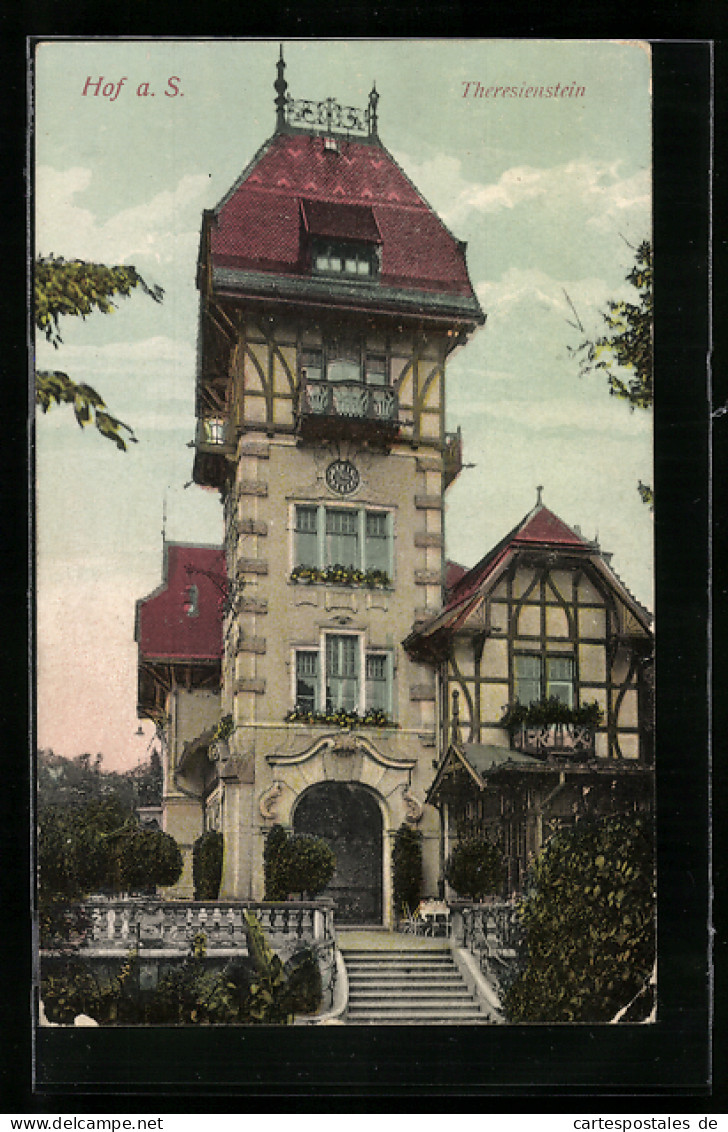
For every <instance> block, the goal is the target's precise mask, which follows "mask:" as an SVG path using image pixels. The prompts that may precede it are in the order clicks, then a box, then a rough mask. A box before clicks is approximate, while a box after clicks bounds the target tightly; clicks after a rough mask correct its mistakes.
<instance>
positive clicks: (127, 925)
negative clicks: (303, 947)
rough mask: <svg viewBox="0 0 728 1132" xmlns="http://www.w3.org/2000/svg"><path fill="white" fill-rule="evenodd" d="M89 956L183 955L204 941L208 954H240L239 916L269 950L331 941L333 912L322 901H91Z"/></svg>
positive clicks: (241, 925) (242, 946)
mask: <svg viewBox="0 0 728 1132" xmlns="http://www.w3.org/2000/svg"><path fill="white" fill-rule="evenodd" d="M85 910H86V912H87V914H88V917H89V923H90V927H89V933H88V936H87V938H86V940H85V941H84V948H85V949H88V950H90V951H94V950H95V951H99V950H119V951H125V950H128V949H129V948H131V947H143V948H164V949H165V950H171V951H179V952H180V953H186V952H188V951H189V949H190V947H191V945H192V941H193V940H194V938H195V936H198V935H204V936H205V941H206V947H207V950H208V952H214V951H215V950H217V949H222V948H225V949H236V948H240V949H241V950H245V947H246V934H245V920H244V916H243V913H244V912H245V911H246V910H248V911H250V912H252V913H253V914H254V915H255V916H256V917H257V919H258V920H259V922H260V924H261V926H262V927H263V930H264V931H265V932H266V934H267V935H268V937H269V939H270V940H271V942H272V943H273V944H275V943H276V942H281V943H285V942H289V941H292V940H294V939H295V940H305V941H306V942H310V943H314V944H319V943H325V942H328V941H333V938H334V933H333V906H332V905H331V904H330V902H328V901H289V902H287V903H285V904H270V903H256V902H243V901H218V902H214V903H213V902H210V903H207V902H199V901H193V902H189V901H181V900H180V901H174V900H169V901H167V900H158V899H143V898H134V897H130V898H125V899H122V898H114V897H111V898H106V897H94V898H92V899H90V900H89V901H88V902H87V903H86V904H85Z"/></svg>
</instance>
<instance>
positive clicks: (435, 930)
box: [418, 900, 452, 939]
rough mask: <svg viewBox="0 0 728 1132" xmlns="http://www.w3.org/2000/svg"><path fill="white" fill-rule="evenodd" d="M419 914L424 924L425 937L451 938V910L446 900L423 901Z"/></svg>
mask: <svg viewBox="0 0 728 1132" xmlns="http://www.w3.org/2000/svg"><path fill="white" fill-rule="evenodd" d="M418 912H419V914H420V916H421V917H422V921H423V924H424V931H423V933H422V934H423V935H429V936H441V937H444V938H445V939H449V938H450V935H451V934H452V925H451V923H450V909H449V908H448V906H447V904H446V903H445V901H444V900H423V901H422V903H421V904H420V906H419V908H418Z"/></svg>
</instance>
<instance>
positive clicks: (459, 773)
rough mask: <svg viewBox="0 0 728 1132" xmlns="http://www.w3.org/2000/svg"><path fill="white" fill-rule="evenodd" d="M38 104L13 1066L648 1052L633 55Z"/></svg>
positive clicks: (542, 46) (513, 58)
mask: <svg viewBox="0 0 728 1132" xmlns="http://www.w3.org/2000/svg"><path fill="white" fill-rule="evenodd" d="M32 77H33V91H34V94H33V97H34V130H33V165H34V235H33V238H34V247H33V266H34V280H35V302H36V306H35V311H34V317H35V330H36V356H35V375H34V380H35V395H36V407H37V420H36V425H35V490H36V499H35V504H36V529H37V543H36V609H37V672H36V687H37V723H36V732H37V733H36V746H37V750H38V754H37V772H36V777H37V784H38V798H37V807H38V823H39V833H38V850H37V865H38V869H39V887H38V900H37V912H38V917H39V925H40V954H39V968H38V969H39V976H38V987H37V991H38V1003H39V1006H38V1010H39V1013H38V1019H37V1021H38V1026H39V1035H40V1037H41V1046H42V1041H43V1040H45V1037H46V1036H47V1032H48V1031H50V1030H53V1029H55V1030H58V1031H60V1030H62V1029H63V1028H66V1029H67V1030H69V1031H70V1032H72V1031H73V1030H74V1029H75V1030H78V1028H81V1027H86V1029H87V1030H88V1031H90V1030H94V1034H93V1035H92V1037H93V1039H94V1040H96V1038H97V1037H98V1038H99V1040H104V1037H108V1034H105V1033H103V1032H106V1031H109V1032H112V1033H113V1032H118V1031H120V1030H121V1029H127V1028H128V1027H136V1028H138V1029H139V1032H141V1031H142V1030H151V1029H152V1028H159V1027H165V1028H167V1029H166V1030H165V1031H164V1032H165V1033H168V1032H169V1028H170V1027H171V1028H174V1030H175V1032H178V1031H179V1032H182V1031H184V1032H186V1033H187V1032H193V1031H194V1033H195V1035H196V1036H195V1041H197V1040H199V1035H200V1034H204V1035H207V1036H209V1037H210V1040H215V1041H217V1040H220V1035H221V1034H223V1033H229V1034H231V1035H233V1034H236V1035H239V1034H240V1033H247V1032H248V1031H247V1029H245V1028H247V1027H251V1026H255V1025H261V1024H262V1025H263V1026H275V1027H277V1028H279V1030H280V1033H281V1034H284V1033H285V1034H289V1032H290V1033H293V1034H295V1035H296V1036H297V1037H298V1038H300V1036H301V1032H302V1028H305V1033H306V1034H308V1035H313V1034H314V1031H315V1032H316V1034H318V1035H323V1033H324V1031H323V1030H321V1029H319V1028H321V1027H334V1026H335V1027H337V1028H338V1029H337V1030H336V1031H335V1033H336V1035H337V1038H338V1039H339V1040H348V1038H350V1037H351V1035H352V1033H355V1034H358V1035H361V1033H362V1032H366V1033H372V1034H376V1035H378V1038H377V1040H380V1039H381V1040H383V1041H386V1040H387V1034H389V1033H393V1032H394V1031H392V1030H391V1028H392V1027H401V1026H407V1027H411V1028H412V1029H410V1030H408V1032H409V1033H412V1034H417V1032H418V1031H423V1030H425V1029H426V1030H427V1032H428V1033H429V1034H431V1033H432V1032H433V1031H432V1027H438V1028H440V1027H452V1028H453V1030H452V1032H453V1034H454V1033H462V1032H463V1031H464V1030H465V1031H466V1032H467V1033H468V1034H470V1038H469V1041H471V1042H474V1043H478V1042H487V1040H488V1035H490V1037H491V1038H492V1036H493V1032H492V1030H490V1031H489V1030H488V1028H489V1027H494V1026H497V1027H499V1028H500V1029H499V1031H498V1033H499V1035H500V1036H503V1035H505V1034H507V1033H508V1032H509V1031H513V1027H523V1026H524V1024H531V1025H533V1026H536V1025H538V1024H542V1025H543V1024H548V1025H550V1026H551V1025H566V1026H574V1027H576V1028H577V1030H578V1028H579V1026H582V1025H584V1024H587V1025H595V1024H615V1025H616V1026H617V1027H619V1026H622V1027H624V1030H625V1032H627V1031H629V1032H634V1026H633V1025H632V1028H631V1029H630V1024H636V1023H639V1024H641V1025H642V1026H643V1029H642V1030H641V1031H640V1032H643V1033H646V1032H648V1031H649V1029H650V1027H654V1026H655V1025H656V1024H657V1023H658V1020H659V1017H660V1008H659V981H658V977H657V970H658V968H657V962H656V871H655V831H654V822H655V736H654V687H655V680H654V640H655V625H654V608H655V605H654V588H653V587H654V549H653V540H654V512H653V506H654V475H653V352H652V330H653V274H652V269H653V233H652V203H653V199H652V198H653V183H652V49H651V47H650V45H649V44H647V43H645V42H636V41H626V40H625V41H607V40H594V41H592V40H588V39H584V40H455V39H451V40H427V39H421V40H396V39H393V40H386V39H381V40H370V41H367V40H351V41H344V40H328V41H327V40H310V39H309V40H302V39H299V40H296V39H291V40H284V41H282V42H280V41H273V40H244V39H240V40H215V39H205V40H202V39H201V40H191V39H189V40H185V39H182V40H176V39H129V40H105V39H86V40H80V39H79V40H71V39H64V40H60V39H59V40H53V39H48V40H42V39H41V40H38V41H37V42H35V43H34V44H33V57H32ZM241 1027H242V1028H243V1029H242V1030H241ZM474 1027H477V1029H474ZM97 1031H98V1033H97ZM437 1032H443V1031H442V1030H438V1031H437ZM519 1032H520V1031H519ZM160 1033H161V1031H160ZM331 1033H334V1032H333V1031H332V1032H331ZM236 1040H237V1039H236ZM415 1040H418V1039H417V1038H415ZM40 1056H41V1067H40V1070H39V1072H40V1076H41V1079H42V1077H43V1072H45V1071H47V1066H46V1070H44V1068H43V1065H42V1056H43V1055H42V1053H41V1055H40Z"/></svg>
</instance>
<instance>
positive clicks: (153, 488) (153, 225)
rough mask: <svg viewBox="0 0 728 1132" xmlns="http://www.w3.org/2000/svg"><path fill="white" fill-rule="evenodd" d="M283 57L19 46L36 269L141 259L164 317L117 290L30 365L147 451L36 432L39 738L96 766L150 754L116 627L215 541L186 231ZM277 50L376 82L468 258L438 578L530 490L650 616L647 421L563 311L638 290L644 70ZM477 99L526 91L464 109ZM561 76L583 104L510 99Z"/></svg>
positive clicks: (194, 48)
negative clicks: (26, 60)
mask: <svg viewBox="0 0 728 1132" xmlns="http://www.w3.org/2000/svg"><path fill="white" fill-rule="evenodd" d="M278 53H279V44H278V42H277V41H276V42H273V41H267V40H256V41H246V40H176V41H172V40H158V39H154V40H144V39H135V40H129V41H124V40H114V41H105V40H102V39H95V40H86V41H83V40H81V41H70V40H56V41H54V40H49V41H47V42H44V43H41V44H39V45H38V47H37V49H36V58H35V88H34V135H33V144H34V162H35V183H34V197H33V201H34V217H33V219H34V239H35V250H36V252H37V254H41V255H48V254H54V255H57V256H59V255H60V256H64V257H66V258H82V259H87V260H95V261H100V262H103V263H107V264H111V263H119V264H133V265H134V266H135V267H136V268H137V270H138V271H140V272H141V274H142V275H143V276H144V278H145V279H146V280H147V281H148V282H150V283H156V284H159V285H161V286H162V287H163V288H164V291H165V297H164V302H163V303H162V304H161V305H157V304H156V303H153V302H152V301H151V300H150V299H149V298H147V297H145V296H143V295H141V294H134V295H132V297H130V298H128V299H122V300H120V301H119V304H118V309H117V310H116V311H115V312H114V313H113V314H111V315H101V314H94V315H92V316H90V317H89V318H88V319H86V320H80V319H75V318H71V319H65V320H64V321H63V322H62V324H61V333H62V337H63V343H62V345H61V346H60V347H59V348H58V349H57V350H54V349H53V348H52V347H51V346H50V345H49V344H48V343H46V342H45V341H44V340H40V341H39V342H38V343H37V350H36V364H37V365H38V366H39V368H56V369H61V370H63V371H64V372H67V373H68V374H69V375H70V376H71V377H72V378H73V379H74V380H77V381H85V382H87V383H88V384H90V385H92V386H94V387H95V388H97V389H98V390H99V392H100V393H101V394H102V396H104V397H105V399H106V401H107V404H108V405H109V408H110V411H111V412H112V413H113V414H114V415H115V416H117V417H119V418H120V419H121V420H123V421H125V422H127V423H128V424H130V425H131V426H133V428H134V431H135V434H136V436H137V438H138V444H136V445H130V447H129V450H128V451H127V452H126V453H122V452H119V451H117V449H116V448H115V446H114V445H113V444H111V443H110V442H109V441H107V440H104V439H102V437H101V436H100V435H99V434H98V433H97V432H96V431H95V430H93V429H88V428H87V429H85V430H81V429H79V427H78V425H77V424H76V422H75V420H74V418H73V415H72V412H71V410H70V408H68V407H63V408H55V409H52V410H51V411H50V412H49V413H48V414H44V415H40V416H39V418H38V420H37V423H36V431H35V473H36V500H35V506H36V530H37V538H36V555H37V565H36V592H35V598H36V611H37V641H36V672H37V691H36V696H37V736H36V739H37V743H38V745H39V746H40V747H51V748H53V750H54V751H56V752H57V753H58V754H61V755H64V756H66V757H73V756H75V755H78V754H81V753H83V752H86V751H88V752H90V753H92V754H96V753H97V752H100V753H101V754H103V756H104V764H103V765H104V766H105V767H106V768H107V769H117V768H122V767H124V766H132V765H135V764H136V763H137V762H138V761H139V760H140V759H142V758H144V757H145V755H146V753H147V751H148V748H149V744H150V741H151V740H152V737H153V729H152V727H151V724H149V723H148V722H145V723H143V724H142V734H137V731H138V729H139V726H140V724H139V720H138V719H137V717H136V659H137V651H136V645H135V643H134V611H135V602H136V600H137V599H138V598H140V597H143V596H146V595H147V594H148V593H150V592H151V591H152V590H153V589H154V588H155V587H156V586H158V585H159V583H160V581H161V571H162V532H163V530H164V531H165V532H166V537H167V539H169V540H176V541H189V542H203V543H219V542H220V541H221V539H222V509H221V506H220V502H219V497H218V495H217V493H216V492H211V491H207V490H205V489H203V488H200V487H198V486H196V485H193V484H191V483H190V481H191V478H192V458H193V452H192V450H191V448H190V446H189V445H190V442H191V441H192V440H193V437H194V430H195V417H194V393H195V359H196V337H197V313H198V299H197V292H196V289H195V264H196V257H197V249H198V241H199V232H200V223H201V215H202V210H203V209H205V208H214V207H215V205H216V204H217V203H218V201H220V199H221V198H222V197H223V196H224V194H225V193H226V192H227V190H228V189H229V188H230V187H231V185H232V184H233V183H234V181H235V180H236V178H237V177H238V176H239V175H240V173H241V172H242V170H243V169H244V168H245V167H246V165H247V164H248V162H249V161H250V160H251V158H252V157H253V156H254V154H255V153H256V152H257V150H258V149H259V147H260V146H261V145H262V144H263V143H264V142H265V141H266V140H267V139H268V138H269V137H270V135H271V134H272V133H273V130H274V127H275V108H274V103H273V100H274V98H275V91H274V89H273V82H274V80H275V76H276V62H277V59H278ZM284 56H285V61H286V79H287V81H288V84H289V93H290V94H291V95H292V96H293V97H294V98H311V99H316V100H318V99H322V98H326V97H329V96H333V97H335V98H336V99H337V100H338V101H339V102H341V103H343V104H345V105H353V106H359V107H364V106H366V103H367V96H368V93H369V91H370V89H371V87H372V82H373V81H376V87H377V90H378V92H379V95H380V101H379V134H380V138H381V140H382V142H383V144H384V145H385V146H386V147H387V149H388V150H389V151H390V152H391V153H392V154H393V156H394V157H395V159H396V160H397V161H398V162H399V164H400V165H401V166H402V167H403V169H404V170H405V172H406V173H407V174H408V175H409V177H410V178H411V179H412V180H413V181H414V183H415V185H416V186H417V188H418V189H419V190H420V191H421V193H422V194H423V195H424V197H425V198H426V199H427V201H428V202H429V203H430V204H431V205H432V207H433V208H434V209H435V210H436V212H437V213H438V214H439V215H440V217H441V218H442V219H443V221H444V222H445V223H446V224H447V226H448V227H449V228H450V230H451V231H452V232H453V234H454V235H455V236H457V237H458V238H459V239H462V240H465V241H467V257H468V266H469V270H470V275H471V279H472V282H473V286H474V288H475V290H476V292H477V295H478V297H479V299H480V302H481V305H482V307H483V310H484V311H485V312H486V314H487V322H486V325H485V326H484V327H481V328H480V329H479V330H478V331H477V332H476V333H475V334H474V335H473V337H472V339H471V340H470V342H469V344H468V345H467V346H466V347H465V349H463V350H461V351H460V352H459V353H458V354H456V355H455V357H454V358H453V360H452V361H451V363H450V365H449V369H448V385H447V412H448V420H447V427H448V428H449V429H455V428H457V426H458V425H460V426H461V427H462V431H463V438H464V445H465V456H464V458H465V461H466V462H467V463H468V464H472V465H473V466H472V467H469V468H467V469H465V470H464V471H463V472H462V474H461V475H460V477H459V479H458V480H457V481H456V483H455V484H454V485H453V486H452V487H451V488H450V489H449V491H448V495H447V510H446V537H447V554H448V557H450V558H452V559H454V560H456V561H458V562H461V563H463V564H464V565H467V566H470V565H473V564H474V563H475V562H476V561H477V560H478V559H479V558H481V557H482V556H483V554H485V553H486V551H487V550H488V549H490V547H491V546H492V545H493V544H494V543H496V542H497V541H498V540H499V539H500V538H502V537H503V535H504V534H506V533H507V532H508V531H509V530H510V529H511V528H512V527H513V526H514V525H515V524H516V523H518V522H519V521H520V520H521V519H522V518H523V517H524V515H526V513H527V512H528V511H529V510H530V509H531V508H532V506H533V505H534V504H535V502H536V487H537V485H542V486H543V502H544V503H545V504H546V506H547V507H549V508H550V509H551V510H552V511H554V512H556V513H557V514H558V515H560V517H561V518H562V519H564V520H565V521H566V522H567V523H569V524H570V525H572V526H575V525H576V526H579V527H580V528H581V530H582V532H583V533H584V535H585V536H587V537H589V538H593V537H598V539H599V542H600V544H601V546H602V548H603V549H604V550H605V551H609V552H611V553H612V554H613V558H612V565H613V567H614V569H615V570H616V571H617V573H618V574H619V576H620V577H621V578H622V580H623V581H624V582H625V583H626V585H627V586H628V587H629V589H630V590H631V591H632V593H633V594H634V595H635V596H636V597H637V598H638V600H639V601H641V602H642V603H643V604H645V605H647V606H648V607H649V608H650V609H651V608H652V584H653V581H652V568H653V521H652V515H651V512H650V511H649V509H648V508H647V507H645V506H644V504H643V503H642V502H641V500H640V497H639V495H638V492H637V483H638V482H639V481H640V480H642V481H644V482H647V483H651V482H652V478H651V477H652V418H651V413H649V412H643V411H639V410H637V411H630V409H629V407H628V406H627V405H626V404H625V403H624V402H621V401H618V400H617V399H616V398H613V397H610V396H609V395H608V392H607V387H606V381H605V379H604V378H598V377H596V376H590V377H581V378H580V377H579V373H578V366H577V365H576V363H575V361H574V359H573V358H572V357H571V356H570V354H569V350H568V347H569V346H570V345H571V346H575V345H578V343H579V341H580V340H581V336H580V335H579V333H578V332H577V331H576V330H575V329H574V328H573V326H572V325H570V322H573V318H574V316H573V313H572V311H571V309H570V305H569V300H570V301H571V303H573V305H574V307H575V309H576V311H577V313H578V316H579V319H580V321H581V323H582V324H583V326H584V328H585V330H586V331H587V332H588V333H590V334H596V333H599V331H600V328H601V325H602V324H601V319H600V311H602V310H603V309H604V307H605V304H606V302H607V300H608V299H610V298H621V297H624V298H629V297H630V296H632V297H633V296H634V291H633V289H632V288H631V287H630V286H629V284H627V283H626V282H625V276H626V274H627V272H628V271H629V269H630V267H631V265H632V263H633V259H634V249H635V248H636V247H637V245H638V244H639V243H640V242H641V241H642V240H645V239H649V238H650V235H651V149H650V145H651V142H650V135H651V124H650V59H649V52H648V49H647V48H646V47H645V46H644V45H643V44H639V43H633V42H629V43H627V42H608V41H596V42H589V41H578V40H568V41H557V40H544V41H539V40H532V39H530V40H473V39H469V40H466V41H460V40H416V41H411V40H375V41H367V40H356V41H350V42H349V41H343V40H336V41H322V40H316V41H312V40H291V41H287V42H285V43H284ZM122 79H123V82H121V83H120V80H122ZM99 80H101V81H99ZM477 83H480V88H481V89H483V90H484V91H487V90H488V89H489V88H493V89H495V88H496V87H501V88H502V87H508V88H510V89H511V90H513V89H515V90H517V91H518V92H519V95H518V97H515V96H511V95H509V96H507V97H503V96H502V95H497V96H494V95H493V94H492V93H491V94H490V95H488V96H487V97H485V96H480V97H479V96H478V94H477V91H478V89H479V88H478V87H477V86H476V84H477ZM557 83H558V84H559V85H560V89H564V88H566V89H567V90H569V91H576V89H577V88H578V87H583V88H584V93H583V94H580V95H576V94H571V95H570V96H567V97H555V98H546V97H535V96H533V94H531V95H528V96H525V91H526V90H528V88H529V87H532V88H534V89H536V90H538V89H540V88H546V87H549V86H551V87H552V88H554V87H555V86H556V84H557ZM144 84H146V86H145V85H144ZM468 84H470V85H468ZM145 90H146V91H147V92H148V93H146V94H145V93H144V92H145ZM97 91H98V93H96V92H97ZM104 92H106V93H104ZM520 92H524V93H520ZM567 297H568V298H567Z"/></svg>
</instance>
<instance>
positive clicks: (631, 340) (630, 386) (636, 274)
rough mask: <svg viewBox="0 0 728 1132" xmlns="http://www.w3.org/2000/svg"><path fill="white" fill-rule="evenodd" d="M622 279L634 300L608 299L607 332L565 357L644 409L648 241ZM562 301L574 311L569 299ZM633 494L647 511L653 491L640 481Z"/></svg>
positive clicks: (649, 315) (649, 392) (650, 310)
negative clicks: (603, 377)
mask: <svg viewBox="0 0 728 1132" xmlns="http://www.w3.org/2000/svg"><path fill="white" fill-rule="evenodd" d="M626 279H627V282H628V283H631V284H632V286H633V287H634V288H635V289H636V291H637V299H636V302H631V303H630V302H626V301H625V300H624V299H620V300H614V299H610V300H609V302H608V303H607V309H606V311H602V318H603V320H604V322H605V323H606V325H607V333H606V334H603V335H602V336H601V337H600V338H597V339H595V340H591V339H588V338H587V339H585V340H584V341H582V342H580V344H579V345H578V346H576V347H569V353H571V354H572V355H573V356H574V357H575V358H577V360H578V362H579V376H580V377H583V376H584V375H585V374H588V373H594V372H599V373H602V374H605V375H606V378H607V383H608V386H609V393H610V395H611V396H613V397H619V398H620V399H621V400H623V401H627V403H628V404H629V407H630V409H649V408H651V407H652V404H653V400H654V386H653V373H654V361H653V348H652V329H653V321H654V290H653V271H652V245H651V244H650V242H649V241H648V240H644V241H643V242H642V243H641V244H640V245H639V247H638V248H637V250H636V252H635V262H634V266H633V267H632V268H631V270H630V271H629V273H628V275H627V276H626ZM566 298H567V300H568V301H569V304H570V306H571V307H572V310H574V307H573V304H572V303H571V300H570V299H569V296H568V295H567V296H566ZM574 313H575V314H576V312H575V311H574ZM576 319H577V321H576V323H575V324H574V323H571V325H572V326H576V328H577V329H578V330H580V331H582V332H583V330H584V327H583V326H582V324H581V321H580V320H579V316H578V315H576ZM630 371H631V372H630ZM637 490H638V491H639V494H640V496H641V498H642V502H643V503H646V504H648V506H649V507H650V510H652V507H653V505H654V496H653V492H652V488H651V487H650V486H649V485H648V484H644V483H642V482H640V483H639V485H638V487H637Z"/></svg>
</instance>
